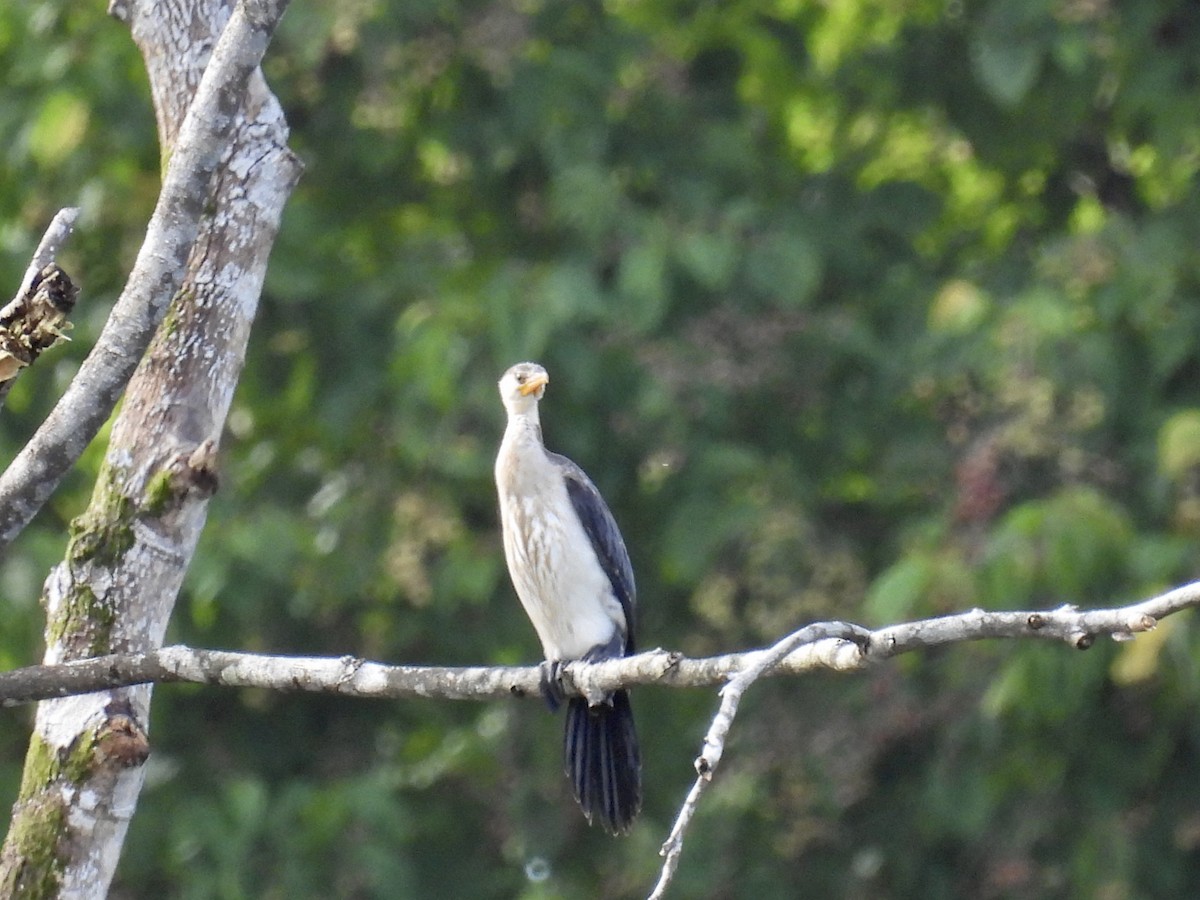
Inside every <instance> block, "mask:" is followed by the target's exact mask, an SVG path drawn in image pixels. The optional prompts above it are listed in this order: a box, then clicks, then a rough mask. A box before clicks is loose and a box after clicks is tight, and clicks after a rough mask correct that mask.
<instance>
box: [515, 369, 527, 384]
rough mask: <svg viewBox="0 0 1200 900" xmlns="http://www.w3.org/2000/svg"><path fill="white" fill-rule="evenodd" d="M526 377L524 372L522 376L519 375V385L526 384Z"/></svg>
mask: <svg viewBox="0 0 1200 900" xmlns="http://www.w3.org/2000/svg"><path fill="white" fill-rule="evenodd" d="M526 377H527V376H526V375H525V373H524V372H521V373H520V374H518V375H517V384H524V383H525V379H526Z"/></svg>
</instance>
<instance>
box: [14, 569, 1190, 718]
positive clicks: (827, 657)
mask: <svg viewBox="0 0 1200 900" xmlns="http://www.w3.org/2000/svg"><path fill="white" fill-rule="evenodd" d="M1198 605H1200V582H1194V583H1192V584H1189V585H1185V586H1183V587H1180V588H1177V589H1175V590H1172V591H1169V592H1167V593H1165V594H1162V595H1161V596H1158V597H1154V598H1151V599H1149V600H1145V601H1142V602H1140V603H1135V604H1132V605H1129V606H1122V607H1114V608H1111V609H1092V610H1079V609H1076V608H1075V607H1072V606H1063V607H1060V608H1058V609H1054V610H1038V611H1027V612H986V611H984V610H979V609H976V610H971V611H969V612H964V613H957V614H955V615H949V616H941V617H938V618H933V619H922V620H918V621H915V622H907V623H904V624H900V625H891V626H888V627H885V628H880V629H877V630H874V631H873V630H870V629H867V628H863V627H861V626H857V625H851V624H848V623H844V622H822V623H816V624H813V625H807V626H805V627H804V628H802V629H800V630H799V631H797V632H796V633H794V634H793V635H791V636H789V637H788V638H786V639H785V641H786V644H785V641H781V642H780V643H778V644H776V645H775V649H776V652H778V648H780V647H787V648H789V649H788V652H787V653H786V654H785V655H784V656H783V657H782V659H780V660H779V661H778V662H777V663H773V664H772V665H770V666H767V667H766V671H765V672H764V673H763V674H767V675H785V674H793V675H794V674H799V673H802V672H807V671H811V670H812V669H817V668H823V669H833V670H838V671H851V670H855V669H861V668H864V667H865V666H867V665H869V664H871V663H872V662H876V661H879V660H883V659H888V658H890V657H893V656H898V655H899V654H901V653H909V652H913V651H917V650H921V649H926V648H929V647H935V646H942V645H946V644H955V643H962V642H965V641H976V640H983V639H988V638H991V639H997V638H1008V639H1022V638H1039V639H1047V640H1054V641H1059V642H1063V643H1066V644H1067V645H1068V646H1071V647H1075V648H1078V649H1086V648H1088V647H1090V646H1091V645H1092V643H1093V642H1094V640H1095V638H1096V637H1097V636H1101V635H1109V636H1111V637H1113V638H1115V639H1118V640H1125V639H1129V638H1131V637H1133V636H1134V635H1136V634H1138V633H1140V632H1144V631H1149V630H1150V629H1152V628H1153V627H1154V626H1155V624H1156V623H1157V621H1158V620H1159V619H1161V618H1163V617H1164V616H1168V615H1171V614H1172V613H1176V612H1179V611H1181V610H1183V609H1189V608H1191V607H1194V606H1198ZM770 653H771V650H752V651H748V652H744V653H729V654H725V655H722V656H712V657H705V658H700V659H691V658H688V657H685V656H683V655H682V654H680V653H676V652H672V651H667V650H652V651H650V652H648V653H640V654H638V655H637V656H631V657H628V658H626V659H613V660H607V661H605V662H600V663H594V664H587V663H572V664H569V665H567V666H564V667H563V670H562V677H563V680H564V682H565V683H566V687H567V688H568V689H569V688H570V687H572V686H574V688H575V689H576V690H577V691H578V692H579V693H581V694H583V695H584V696H587V697H590V698H598V697H600V696H603V695H604V694H605V693H606V692H608V691H611V690H615V689H616V688H619V687H631V686H633V685H640V684H660V685H667V686H670V687H705V686H712V685H724V684H726V683H727V682H729V681H730V680H731V679H732V678H734V677H736V676H738V675H739V674H741V673H745V672H755V670H756V669H757V668H758V667H759V666H760V665H761V664H762V663H763V660H764V658H766V655H768V654H770ZM539 678H540V670H539V668H538V667H537V666H473V667H466V668H459V667H447V666H392V665H385V664H383V663H377V662H367V661H365V660H362V659H358V658H356V657H350V656H344V657H341V658H328V657H299V656H267V655H262V654H254V653H239V652H233V651H225V650H198V649H193V648H190V647H182V646H175V647H163V648H161V649H159V650H153V651H150V652H146V653H129V654H119V655H114V656H103V657H96V658H93V659H86V660H80V661H77V662H71V663H66V664H63V665H56V666H29V667H27V668H23V669H15V670H13V671H10V672H3V673H0V706H16V705H19V704H23V703H30V702H33V701H36V700H46V699H52V698H55V697H65V696H69V695H73V694H83V693H87V692H89V691H97V690H104V689H107V688H114V687H125V686H128V685H133V684H146V683H150V682H155V683H170V682H191V683H196V684H211V685H222V686H225V687H257V688H266V689H269V690H278V691H308V692H315V693H331V694H339V695H342V696H347V697H374V698H379V699H393V700H394V699H402V698H408V697H433V698H441V699H447V700H495V699H498V698H501V697H510V696H514V695H516V696H525V695H532V696H536V695H537V694H538V689H539Z"/></svg>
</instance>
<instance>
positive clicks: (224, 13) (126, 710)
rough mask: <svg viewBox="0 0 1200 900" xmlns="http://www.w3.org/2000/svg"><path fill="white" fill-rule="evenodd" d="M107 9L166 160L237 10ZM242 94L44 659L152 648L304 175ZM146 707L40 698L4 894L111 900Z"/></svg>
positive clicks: (62, 581) (119, 424) (254, 26)
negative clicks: (140, 64) (146, 84)
mask: <svg viewBox="0 0 1200 900" xmlns="http://www.w3.org/2000/svg"><path fill="white" fill-rule="evenodd" d="M283 5H284V3H279V2H276V3H269V2H258V3H251V2H248V3H246V4H245V8H243V7H239V8H238V11H237V13H236V14H235V15H234V21H235V23H236V24H238V25H239V27H244V28H245V29H246V32H247V34H249V35H250V37H251V38H252V39H253V40H255V41H258V42H259V43H260V44H261V46H258V47H257V51H256V52H257V53H258V55H259V57H261V53H262V49H263V47H265V42H266V40H267V39H268V38H269V36H270V31H271V30H272V29H273V27H274V21H275V20H277V19H278V16H279V15H280V14H281V12H282V6H283ZM109 11H110V13H111V14H112V15H114V16H115V17H116V18H118V19H120V20H122V21H124V22H127V23H128V24H129V26H130V28H131V30H132V33H133V38H134V40H135V42H136V43H137V45H138V47H139V48H140V50H141V52H142V55H143V57H144V59H145V60H146V66H147V70H148V72H149V75H150V84H151V89H152V95H153V98H154V104H155V114H156V117H157V121H158V127H159V137H160V140H161V143H162V148H163V159H164V161H165V160H168V159H169V158H170V157H171V154H172V151H173V150H174V149H175V142H176V139H177V138H178V137H180V129H181V126H182V123H183V121H184V117H185V114H186V112H187V110H188V106H189V104H190V103H191V100H192V97H193V95H194V94H195V93H196V89H197V86H198V85H199V84H200V80H201V75H202V74H203V72H204V69H205V66H206V65H207V63H208V61H209V58H210V56H212V55H213V50H214V47H215V46H216V45H217V39H218V37H219V36H220V35H221V32H222V29H223V28H224V27H225V25H226V22H227V21H230V8H229V7H228V6H227V5H226V4H225V3H224V2H222V0H112V4H111V6H110V9H109ZM272 17H273V18H272ZM263 22H267V23H268V24H266V26H265V27H264V26H263V24H262V23H263ZM233 30H234V28H233V26H232V25H231V27H230V32H231V33H232V32H233ZM224 46H225V45H224V43H223V44H222V49H224ZM219 52H220V51H219ZM252 52H253V50H252ZM236 99H237V101H239V102H240V109H239V108H238V107H237V105H236V104H235V105H233V106H230V105H229V103H228V98H227V99H226V104H225V105H226V106H227V107H228V108H227V109H223V110H221V112H222V113H224V114H227V115H228V116H229V133H228V144H227V147H226V150H225V152H224V153H223V155H222V156H221V159H220V163H219V165H218V166H217V170H216V174H215V175H214V177H213V179H212V183H211V185H210V192H211V193H210V194H209V195H208V196H207V198H206V197H198V198H196V200H197V210H198V211H200V210H202V211H203V212H202V217H201V219H200V228H199V232H198V235H197V238H196V242H195V244H194V246H193V247H192V250H191V253H190V255H189V256H188V258H187V262H186V269H185V271H184V272H182V273H179V274H181V275H182V276H183V280H182V286H181V287H180V289H179V290H178V291H177V292H176V293H175V295H174V298H173V299H172V301H171V306H170V308H169V309H168V311H167V313H166V317H165V319H164V320H163V321H162V324H161V325H160V326H159V328H158V330H157V332H156V334H155V336H154V339H153V341H152V342H151V345H150V348H149V350H148V351H147V353H146V356H145V357H144V358H143V359H142V362H141V364H140V365H139V366H138V369H137V371H136V372H135V374H134V375H133V378H132V379H131V380H130V382H129V385H128V387H127V389H126V393H125V403H124V405H123V407H122V409H121V412H120V415H119V416H118V418H117V420H116V422H115V423H114V426H113V430H112V437H111V440H110V442H109V448H108V452H107V455H106V457H105V460H104V464H103V467H102V469H101V472H100V475H99V478H98V480H97V483H96V487H95V491H94V493H93V495H92V500H91V504H90V505H89V507H88V509H87V511H86V512H85V513H84V514H83V515H81V516H80V517H79V518H78V519H76V520H75V521H74V522H73V523H72V525H71V535H70V540H69V543H68V546H67V551H66V556H65V559H64V560H63V562H62V563H60V564H59V565H58V566H56V567H55V569H54V570H53V571H52V572H51V573H50V576H49V577H48V578H47V580H46V584H45V588H44V591H43V598H42V599H43V602H44V604H45V607H46V617H47V625H46V645H47V649H46V656H45V660H46V662H60V661H65V660H71V659H80V658H85V657H90V656H96V655H100V654H106V653H112V652H123V651H134V650H144V649H148V648H152V647H157V646H159V645H161V643H162V640H163V636H164V633H165V630H166V626H167V621H168V619H169V617H170V614H171V610H172V607H173V606H174V603H175V598H176V595H177V593H178V591H179V587H180V584H181V582H182V580H183V576H184V573H185V571H186V569H187V566H188V563H189V562H190V560H191V557H192V554H193V552H194V550H195V547H196V542H197V540H198V538H199V536H200V531H201V529H202V527H203V525H204V519H205V514H206V510H207V505H208V499H209V497H210V496H211V494H212V491H213V490H214V489H215V487H216V468H215V462H216V451H217V445H218V443H219V441H220V436H221V430H222V426H223V424H224V421H225V416H226V414H227V412H228V410H229V405H230V402H231V399H232V396H233V390H234V386H235V385H236V383H237V379H238V375H239V373H240V371H241V368H242V363H243V359H244V355H245V349H246V341H247V338H248V336H249V331H250V325H251V322H252V320H253V318H254V314H255V310H256V308H257V304H258V299H259V294H260V291H261V288H262V283H263V276H264V273H265V270H266V265H267V257H268V254H269V252H270V249H271V246H272V244H273V243H274V240H275V237H276V234H277V231H278V226H279V219H280V215H281V213H282V210H283V206H284V203H285V202H286V200H287V197H288V195H289V194H290V192H291V189H292V187H293V186H294V184H295V181H296V179H297V178H298V176H299V173H300V166H299V164H298V162H297V161H296V159H295V158H294V157H293V156H292V154H291V153H290V151H289V150H288V149H287V146H286V140H287V126H286V122H285V121H284V117H283V114H282V111H281V109H280V107H279V105H278V103H277V102H276V100H275V98H274V96H273V95H272V94H271V93H270V91H269V90H268V88H267V86H266V83H265V81H264V80H263V78H262V75H261V72H259V71H258V70H257V69H256V68H255V69H254V70H253V71H252V72H250V74H249V78H248V81H247V80H243V82H242V89H241V90H240V91H239V92H238V94H237V95H236ZM164 165H165V164H164ZM81 274H82V273H81ZM175 283H177V284H178V283H180V282H179V281H177V280H176V281H175ZM168 289H170V288H168ZM149 705H150V688H149V686H145V687H134V688H122V689H117V690H111V691H103V692H99V693H94V694H86V695H83V696H79V697H73V698H65V699H62V700H53V701H47V702H43V703H42V704H40V705H39V707H38V711H37V716H36V724H35V728H34V734H33V736H32V739H31V742H30V747H29V752H28V755H27V758H26V763H25V772H24V777H23V779H22V784H21V788H20V793H19V796H18V799H17V803H16V805H15V806H14V808H13V819H12V824H11V826H10V829H9V833H8V837H7V839H6V841H5V844H4V848H3V854H2V856H0V896H23V897H24V896H36V897H102V896H104V895H105V893H106V892H107V890H108V886H109V884H110V882H111V880H112V877H113V872H114V870H115V868H116V863H117V859H118V857H119V855H120V851H121V845H122V842H123V839H124V836H125V832H126V829H127V827H128V824H129V820H130V818H131V816H132V814H133V811H134V808H135V806H136V803H137V798H138V793H139V791H140V789H141V785H142V778H143V770H144V766H143V763H144V762H145V759H146V757H147V754H148V752H149V742H148V737H147V733H148V729H149V721H148V713H149Z"/></svg>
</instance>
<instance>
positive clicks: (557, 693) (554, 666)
mask: <svg viewBox="0 0 1200 900" xmlns="http://www.w3.org/2000/svg"><path fill="white" fill-rule="evenodd" d="M562 668H563V660H561V659H547V660H544V661H543V662H542V664H541V665H540V666H538V674H539V677H538V690H539V691H541V694H542V699H543V700H545V701H546V705H547V706H548V707H550V712H557V711H558V707H559V706H561V705H562V702H563V701H564V700H566V699H567V691H566V688H565V687H564V686H563V680H562Z"/></svg>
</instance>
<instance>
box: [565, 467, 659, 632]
mask: <svg viewBox="0 0 1200 900" xmlns="http://www.w3.org/2000/svg"><path fill="white" fill-rule="evenodd" d="M547 455H548V456H549V457H550V460H551V462H553V463H554V464H555V465H556V466H557V467H558V469H559V471H560V472H562V475H563V479H564V480H565V481H566V483H567V496H569V497H570V498H571V506H573V507H574V508H575V514H576V515H577V516H579V521H580V522H582V523H583V530H584V532H586V533H587V536H588V539H589V540H590V541H591V542H592V549H594V550H595V551H596V558H597V559H599V560H600V566H601V568H603V569H604V574H606V575H607V576H608V580H609V581H610V582H611V583H612V588H613V593H614V594H615V595H616V597H617V600H618V601H620V603H621V610H622V611H623V612H624V613H625V654H626V655H629V654H631V653H633V652H634V639H633V610H634V604H635V603H636V597H637V588H636V587H635V586H634V583H633V566H632V565H631V564H630V562H629V551H628V550H626V549H625V541H623V540H622V539H621V531H620V529H618V528H617V521H616V519H614V518H613V514H612V513H611V512H610V511H609V509H608V504H607V503H605V502H604V498H603V497H601V496H600V492H599V491H598V490H596V486H595V485H594V484H592V480H591V479H590V478H588V477H587V475H586V474H584V471H583V469H581V468H579V466H577V465H575V463H573V462H571V460H569V459H567V458H566V457H565V456H560V455H559V454H557V453H549V452H548V453H547Z"/></svg>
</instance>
